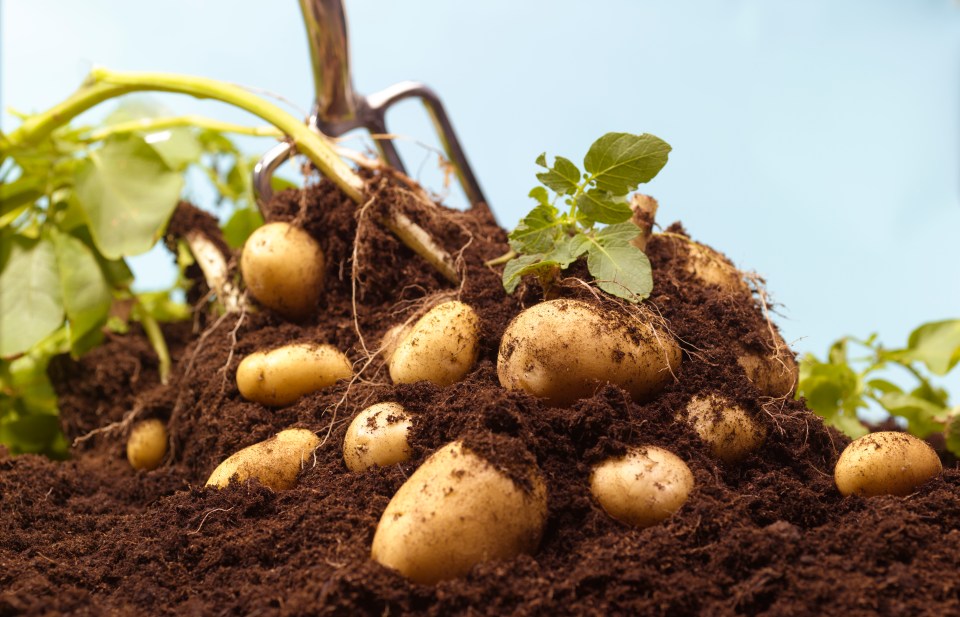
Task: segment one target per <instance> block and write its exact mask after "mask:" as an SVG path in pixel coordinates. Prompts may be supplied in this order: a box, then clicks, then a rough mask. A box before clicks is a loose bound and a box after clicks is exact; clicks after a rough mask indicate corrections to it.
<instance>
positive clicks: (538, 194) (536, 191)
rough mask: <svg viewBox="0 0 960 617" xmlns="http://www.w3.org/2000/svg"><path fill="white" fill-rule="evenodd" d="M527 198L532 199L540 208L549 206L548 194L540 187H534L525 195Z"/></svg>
mask: <svg viewBox="0 0 960 617" xmlns="http://www.w3.org/2000/svg"><path fill="white" fill-rule="evenodd" d="M527 197H533V198H534V199H536V200H537V203H539V204H540V205H541V206H550V194H549V193H547V189H545V188H543V187H542V186H535V187H533V188H532V189H530V192H529V193H527Z"/></svg>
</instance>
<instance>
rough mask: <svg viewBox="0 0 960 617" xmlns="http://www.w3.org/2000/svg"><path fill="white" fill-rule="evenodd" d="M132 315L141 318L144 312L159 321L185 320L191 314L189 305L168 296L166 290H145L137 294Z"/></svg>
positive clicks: (168, 293)
mask: <svg viewBox="0 0 960 617" xmlns="http://www.w3.org/2000/svg"><path fill="white" fill-rule="evenodd" d="M137 300H138V303H137V304H135V305H134V311H133V315H134V318H136V319H141V317H142V314H143V313H146V314H147V315H149V316H150V317H153V318H154V319H156V320H157V321H160V322H175V321H186V320H188V319H190V317H191V316H192V314H191V312H190V307H189V306H187V305H186V304H184V303H182V302H177V301H176V300H174V299H173V298H171V297H170V292H168V291H146V292H143V293H139V294H137Z"/></svg>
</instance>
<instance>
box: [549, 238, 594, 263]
mask: <svg viewBox="0 0 960 617" xmlns="http://www.w3.org/2000/svg"><path fill="white" fill-rule="evenodd" d="M589 247H590V238H588V237H587V236H585V235H584V234H582V233H578V234H576V235H575V236H563V237H562V238H560V239H559V240H558V241H557V242H556V244H554V245H553V249H552V250H551V251H550V252H548V253H547V254H545V255H544V256H543V260H544V261H549V262H552V263H556V264H558V265H559V266H560V268H561V269H564V268H566V267H567V266H569V265H570V264H572V263H573V262H575V261H576V260H577V259H579V258H580V256H581V255H583V254H584V253H586V252H587V249H588V248H589Z"/></svg>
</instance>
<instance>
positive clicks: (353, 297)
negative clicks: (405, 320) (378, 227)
mask: <svg viewBox="0 0 960 617" xmlns="http://www.w3.org/2000/svg"><path fill="white" fill-rule="evenodd" d="M373 202H374V199H373V198H370V199H368V200H367V202H366V203H365V204H363V206H361V207H360V211H359V212H358V213H357V230H356V232H355V233H354V235H353V259H352V261H351V264H350V313H351V314H352V315H353V328H354V330H356V332H357V338H358V339H359V341H360V347H361V349H363V353H364V354H365V355H367V356H369V355H370V352H369V351H368V350H367V343H366V341H364V339H363V332H361V331H360V320H359V317H358V315H357V282H358V279H359V278H360V276H359V271H360V265H359V262H360V251H359V249H360V234H361V233H362V232H363V223H364V221H365V220H366V218H365V215H366V213H367V209H368V208H370V206H372V205H373Z"/></svg>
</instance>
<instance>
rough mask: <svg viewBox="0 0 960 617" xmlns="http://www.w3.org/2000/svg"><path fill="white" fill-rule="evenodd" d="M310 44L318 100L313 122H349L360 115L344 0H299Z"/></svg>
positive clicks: (312, 116) (312, 118)
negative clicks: (351, 64) (352, 76)
mask: <svg viewBox="0 0 960 617" xmlns="http://www.w3.org/2000/svg"><path fill="white" fill-rule="evenodd" d="M300 10H301V11H302V12H303V22H304V25H306V29H307V43H308V45H309V47H310V64H311V65H312V67H313V86H314V91H315V96H316V100H315V102H314V107H313V111H312V114H311V116H310V124H311V125H312V126H314V127H317V126H319V125H320V124H321V123H332V124H340V123H344V124H350V123H353V122H355V121H356V118H357V100H356V94H355V93H354V91H353V81H352V79H351V77H350V49H349V47H348V44H347V43H348V41H347V17H346V14H345V13H344V10H343V1H342V0H300Z"/></svg>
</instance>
